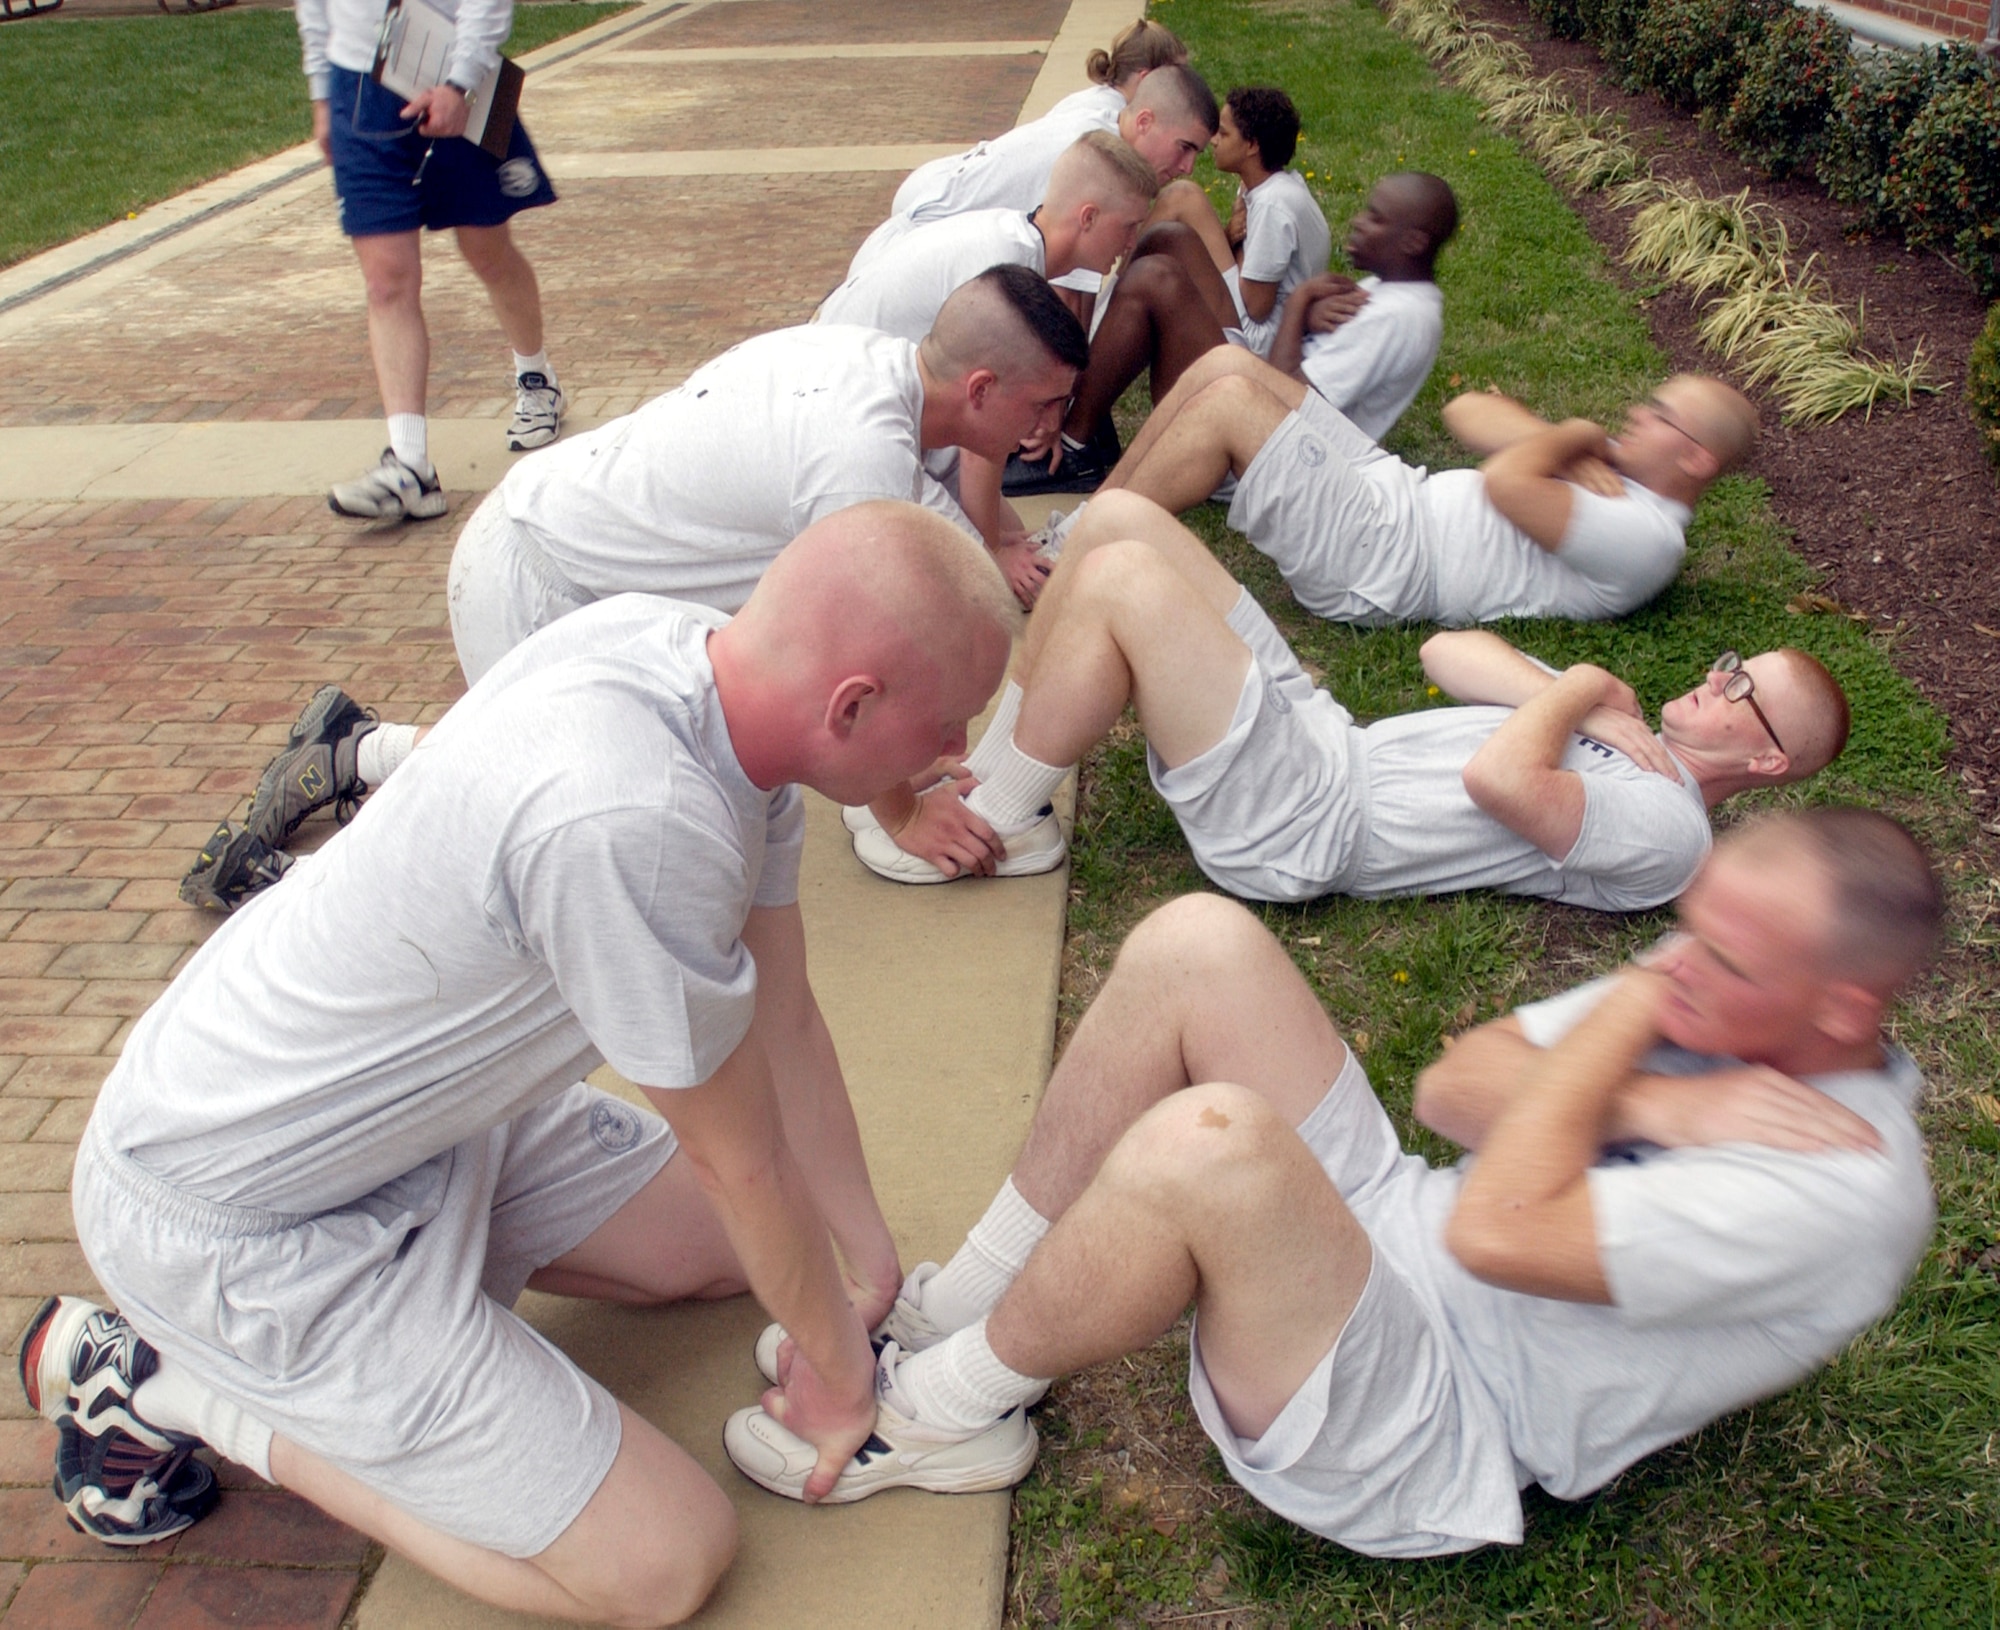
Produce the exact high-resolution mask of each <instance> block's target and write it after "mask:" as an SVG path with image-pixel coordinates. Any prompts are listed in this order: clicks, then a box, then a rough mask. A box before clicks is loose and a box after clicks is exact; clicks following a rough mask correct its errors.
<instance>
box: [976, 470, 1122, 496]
mask: <svg viewBox="0 0 2000 1630" xmlns="http://www.w3.org/2000/svg"><path fill="white" fill-rule="evenodd" d="M1110 479H1111V472H1110V471H1109V470H1103V471H1100V472H1098V473H1097V474H1095V475H1087V476H1076V475H1068V476H1066V475H1052V476H1047V477H1045V478H1042V479H1039V480H1032V481H1009V482H1005V483H1003V484H1002V486H1001V488H1000V492H1001V495H1002V496H1003V497H1006V498H1039V497H1041V496H1042V495H1043V494H1044V493H1052V492H1056V493H1061V492H1081V493H1092V492H1095V491H1097V489H1098V488H1099V487H1101V486H1103V485H1104V483H1105V482H1106V481H1108V480H1110Z"/></svg>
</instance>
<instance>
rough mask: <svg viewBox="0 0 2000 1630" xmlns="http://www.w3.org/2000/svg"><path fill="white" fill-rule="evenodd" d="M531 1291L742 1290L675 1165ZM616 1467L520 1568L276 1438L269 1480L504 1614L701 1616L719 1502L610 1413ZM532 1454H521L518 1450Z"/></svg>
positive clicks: (639, 1428)
mask: <svg viewBox="0 0 2000 1630" xmlns="http://www.w3.org/2000/svg"><path fill="white" fill-rule="evenodd" d="M529 1283H530V1284H532V1285H534V1286H535V1287H536V1288H537V1289H541V1290H549V1291H554V1292H556V1293H558V1294H561V1295H571V1296H575V1295H584V1296H593V1297H599V1298H602V1299H604V1300H607V1301H617V1302H627V1303H635V1304H647V1303H656V1302H668V1301H676V1300H679V1299H681V1298H684V1297H691V1296H693V1297H703V1296H727V1295H731V1294H733V1293H735V1292H736V1291H739V1290H741V1289H743V1288H744V1277H743V1271H742V1269H741V1267H740V1266H739V1265H738V1264H737V1261H736V1256H735V1253H734V1251H733V1250H732V1249H731V1248H730V1245H729V1242H728V1239H727V1237H726V1236H725V1235H724V1234H723V1230H722V1226H721V1224H720V1222H719V1221H717V1219H716V1217H715V1214H714V1211H713V1209H712V1208H711V1207H710V1206H709V1204H708V1202H707V1200H706V1199H705V1198H703V1196H702V1194H701V1192H700V1188H699V1185H698V1184H697V1182H696V1180H695V1178H694V1174H693V1168H692V1164H691V1163H690V1162H689V1161H686V1160H682V1159H679V1158H678V1157H677V1158H675V1159H673V1160H670V1161H668V1162H667V1164H666V1166H665V1167H664V1168H663V1169H662V1170H661V1171H660V1172H659V1174H658V1175H657V1176H655V1177H654V1178H653V1180H652V1181H651V1182H649V1183H648V1184H647V1185H646V1186H645V1187H644V1188H643V1189H641V1190H640V1191H639V1192H638V1194H636V1195H634V1196H633V1198H632V1199H631V1200H629V1201H627V1202H626V1203H625V1205H623V1206H621V1207H620V1208H619V1210H618V1211H617V1212H616V1213H615V1214H614V1215H613V1216H612V1217H611V1218H610V1219H609V1220H608V1221H607V1222H605V1223H604V1225H603V1226H602V1227H600V1228H599V1229H598V1230H597V1231H596V1232H595V1233H593V1234H592V1235H591V1236H590V1238H589V1239H587V1240H585V1241H584V1242H583V1244H581V1245H579V1246H578V1247H577V1248H576V1249H575V1250H573V1251H571V1252H570V1253H569V1254H568V1255H566V1256H564V1257H562V1258H560V1259H559V1260H558V1261H556V1262H553V1263H551V1264H550V1265H549V1266H548V1267H546V1268H543V1269H542V1270H541V1271H540V1272H538V1273H537V1274H536V1275H535V1276H534V1278H533V1279H531V1280H530V1281H529ZM619 1418H620V1425H621V1430H622V1436H621V1440H620V1443H619V1447H618V1455H617V1458H616V1459H615V1460H614V1461H613V1462H612V1465H611V1470H610V1472H609V1473H608V1474H607V1475H606V1477H605V1479H604V1482H603V1483H602V1484H601V1485H600V1486H599V1488H598V1490H597V1492H596V1493H595V1494H594V1495H592V1496H591V1498H590V1500H589V1502H588V1503H587V1504H586V1505H585V1506H584V1508H583V1510H582V1512H581V1513H579V1514H578V1516H577V1518H576V1520H575V1521H574V1522H572V1523H571V1524H570V1525H569V1527H568V1528H567V1529H565V1530H564V1531H563V1533H562V1534H561V1536H560V1537H558V1538H557V1540H556V1542H555V1543H554V1544H553V1545H551V1546H550V1547H549V1548H548V1549H547V1550H545V1551H543V1552H541V1553H540V1554H539V1555H537V1556H533V1557H526V1558H521V1557H509V1556H503V1555H501V1554H500V1553H499V1552H497V1551H490V1550H487V1549H485V1548H483V1547H481V1546H478V1545H474V1544H471V1543H470V1542H468V1541H466V1540H462V1539H457V1538H454V1537H452V1536H451V1535H448V1534H444V1533H441V1532H439V1531H438V1530H437V1529H435V1528H433V1527H431V1526H430V1525H429V1524H427V1523H425V1522H423V1521H421V1520H419V1519H418V1518H416V1517H413V1516H411V1515H410V1514H409V1513H408V1512H406V1511H404V1510H402V1509H401V1508H400V1507H398V1506H396V1505H395V1504H394V1503H392V1502H391V1501H389V1500H388V1499H386V1498H385V1497H384V1496H382V1495H380V1494H378V1493H376V1492H375V1491H373V1490H372V1489H369V1488H367V1487H366V1486H364V1485H363V1484H362V1483H360V1482H358V1481H357V1480H356V1479H355V1478H354V1477H352V1476H351V1475H350V1474H348V1473H347V1472H345V1471H342V1470H341V1469H340V1468H339V1467H337V1466H334V1465H331V1464H330V1463H328V1462H327V1461H325V1460H322V1459H320V1458H319V1457H318V1456H317V1455H314V1454H312V1453H311V1452H309V1451H308V1450H305V1449H302V1448H300V1447H299V1446H298V1445H297V1444H295V1443H292V1442H290V1441H289V1440H288V1439H286V1438H284V1437H283V1436H279V1437H277V1438H275V1439H274V1440H273V1441H272V1444H271V1473H272V1476H273V1477H274V1478H276V1480H277V1481H278V1482H280V1483H282V1484H283V1485H284V1486H285V1487H286V1488H289V1489H291V1490H293V1491H294V1492H296V1493H298V1494H301V1495H303V1496H304V1497H305V1498H306V1499H308V1500H311V1501H312V1502H313V1503H314V1504H315V1505H317V1506H319V1507H320V1508H321V1509H322V1510H324V1511H327V1512H329V1513H331V1514H332V1515H333V1516H335V1517H338V1518H339V1519H340V1520H341V1521H343V1522H345V1523H348V1524H349V1525H350V1526H352V1527H355V1528H358V1529H360V1530H361V1531H362V1532H363V1533H365V1534H367V1535H369V1536H370V1537H372V1538H374V1539H377V1540H380V1541H381V1542H382V1544H384V1545H386V1546H388V1547H389V1548H390V1549H391V1550H393V1551H397V1552H400V1553H401V1554H402V1555H404V1556H407V1557H408V1558H409V1559H410V1560H411V1561H412V1562H415V1563H416V1564H417V1565H418V1566H419V1567H421V1568H423V1569H425V1570H426V1571H428V1572H430V1573H433V1574H436V1575H437V1577H438V1578H440V1579H443V1580H444V1581H446V1582H447V1583H448V1584H451V1585H454V1586H456V1587H457V1588H458V1589H460V1590H462V1591H464V1592H466V1593H467V1594H468V1595H470V1596H475V1597H477V1598H478V1599H479V1600H481V1601H485V1602H491V1603H493V1604H495V1605H496V1606H499V1607H505V1608H511V1609H513V1610H515V1611H517V1612H524V1613H539V1614H546V1615H550V1616H553V1617H557V1618H566V1619H583V1620H590V1621H608V1622H611V1623H615V1624H628V1625H655V1624H671V1623H675V1622H677V1621H679V1620H681V1619H684V1618H686V1617H687V1616H688V1615H689V1614H691V1613H692V1612H694V1610H695V1609H696V1608H697V1607H699V1606H700V1605H701V1603H702V1602H703V1600H705V1599H706V1597H707V1596H708V1594H709V1592H710V1591H711V1590H713V1589H714V1587H715V1582H716V1580H717V1579H719V1578H720V1577H721V1576H722V1572H723V1570H724V1569H725V1568H727V1567H728V1565H729V1562H730V1558H731V1557H732V1556H734V1554H735V1550H736V1518H735V1513H734V1511H733V1509H732V1508H731V1506H730V1504H729V1500H728V1497H727V1496H725V1495H724V1494H723V1492H722V1491H721V1490H720V1489H719V1488H717V1487H716V1486H715V1484H714V1483H713V1482H712V1481H711V1480H710V1479H709V1476H708V1474H707V1473H706V1472H704V1471H703V1470H702V1469H701V1467H700V1466H699V1465H698V1464H697V1463H696V1462H695V1461H694V1460H693V1459H692V1458H691V1457H690V1456H689V1455H688V1454H687V1452H686V1451H685V1450H683V1449H681V1448H680V1447H679V1446H678V1445H676V1444H675V1443H674V1442H673V1441H672V1440H670V1439H669V1438H667V1437H666V1436H665V1435H664V1434H662V1433H661V1432H660V1431H659V1430H658V1428H656V1427H654V1426H652V1425H651V1424H650V1423H648V1422H647V1421H644V1420H642V1419H640V1418H639V1417H638V1416H637V1415H635V1414H633V1413H632V1412H631V1411H630V1410H628V1409H625V1408H623V1407H622V1406H621V1407H620V1410H619ZM519 1447H520V1448H521V1449H523V1450H524V1451H527V1452H528V1453H529V1454H530V1455H531V1454H532V1450H533V1445H520V1446H519Z"/></svg>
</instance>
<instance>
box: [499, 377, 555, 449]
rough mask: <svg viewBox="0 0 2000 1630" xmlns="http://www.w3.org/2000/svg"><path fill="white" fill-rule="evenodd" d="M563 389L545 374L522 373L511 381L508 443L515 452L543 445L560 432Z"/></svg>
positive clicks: (552, 439) (546, 444)
mask: <svg viewBox="0 0 2000 1630" xmlns="http://www.w3.org/2000/svg"><path fill="white" fill-rule="evenodd" d="M562 418H563V393H562V386H560V385H558V384H557V383H556V382H555V381H554V380H553V379H551V378H549V377H548V375H546V374H538V373H532V374H522V375H521V376H520V377H519V378H518V379H516V380H515V381H514V417H513V419H512V421H511V422H510V423H509V424H508V426H507V445H508V446H509V447H511V448H513V450H514V451H515V452H517V453H525V452H527V451H528V449H529V448H531V447H546V446H548V444H549V443H550V442H552V441H554V440H555V439H556V437H558V436H560V435H561V434H562Z"/></svg>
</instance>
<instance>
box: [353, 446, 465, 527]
mask: <svg viewBox="0 0 2000 1630" xmlns="http://www.w3.org/2000/svg"><path fill="white" fill-rule="evenodd" d="M326 507H327V508H328V509H330V510H332V511H333V512H334V514H336V515H347V516H351V517H353V518H354V519H355V520H357V521H428V520H430V519H431V518H432V517H434V516H438V515H442V514H443V513H444V512H445V500H444V483H443V482H441V481H440V480H439V479H438V473H437V471H436V470H432V471H431V473H430V474H429V475H419V474H418V473H417V472H416V471H415V470H413V469H411V468H410V467H409V465H407V464H405V463H404V462H403V461H402V460H401V459H399V458H398V457H396V450H395V449H394V448H393V447H385V448H383V449H382V461H381V462H380V463H379V464H377V465H376V466H375V468H374V469H372V470H370V471H369V472H368V473H367V474H366V475H363V476H361V477H360V478H359V479H357V480H354V481H343V482H341V484H340V485H339V486H337V487H335V488H334V489H333V490H332V491H330V492H329V493H328V494H327V495H326Z"/></svg>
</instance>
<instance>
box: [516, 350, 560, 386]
mask: <svg viewBox="0 0 2000 1630" xmlns="http://www.w3.org/2000/svg"><path fill="white" fill-rule="evenodd" d="M523 374H540V375H541V376H542V377H543V378H544V379H546V380H547V381H548V382H549V383H550V384H551V385H553V384H554V383H555V382H556V371H555V369H553V368H551V367H550V366H549V353H548V347H546V346H544V347H543V348H542V349H541V350H539V351H537V352H536V353H535V354H534V355H533V356H531V357H524V356H522V355H521V353H520V352H519V351H516V352H515V353H514V377H515V378H516V379H519V378H520V377H521V375H523Z"/></svg>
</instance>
